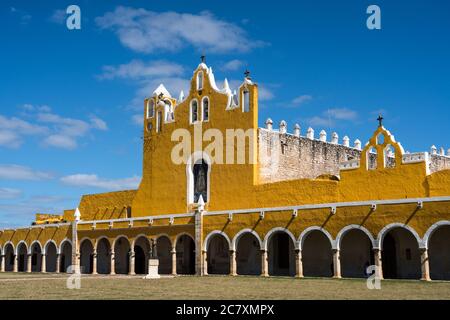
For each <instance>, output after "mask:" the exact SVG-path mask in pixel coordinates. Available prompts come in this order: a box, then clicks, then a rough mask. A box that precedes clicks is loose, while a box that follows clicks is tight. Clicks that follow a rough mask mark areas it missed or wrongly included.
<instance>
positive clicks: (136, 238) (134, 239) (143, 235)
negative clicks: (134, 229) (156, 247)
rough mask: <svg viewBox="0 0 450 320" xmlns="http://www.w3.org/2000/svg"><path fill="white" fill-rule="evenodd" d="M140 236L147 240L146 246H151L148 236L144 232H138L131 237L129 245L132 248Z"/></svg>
mask: <svg viewBox="0 0 450 320" xmlns="http://www.w3.org/2000/svg"><path fill="white" fill-rule="evenodd" d="M140 238H144V239H145V240H146V241H147V244H148V247H149V248H150V247H151V244H150V240H149V239H148V236H147V235H146V234H143V233H140V234H138V235H137V236H136V237H134V238H133V241H132V242H131V247H132V248H133V250H134V246H135V245H136V241H137V240H139V239H140Z"/></svg>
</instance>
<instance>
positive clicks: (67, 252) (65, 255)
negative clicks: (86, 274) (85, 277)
mask: <svg viewBox="0 0 450 320" xmlns="http://www.w3.org/2000/svg"><path fill="white" fill-rule="evenodd" d="M71 265H72V244H71V243H70V242H68V241H65V242H64V243H63V245H62V247H61V255H60V265H59V271H60V272H68V268H69V267H70V266H71Z"/></svg>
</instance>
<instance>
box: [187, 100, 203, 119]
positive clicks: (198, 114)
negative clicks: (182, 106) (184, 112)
mask: <svg viewBox="0 0 450 320" xmlns="http://www.w3.org/2000/svg"><path fill="white" fill-rule="evenodd" d="M194 102H195V103H197V119H196V120H195V121H193V119H192V115H193V112H192V110H193V106H194ZM200 117H201V114H200V104H199V103H198V100H197V99H193V100H192V101H191V103H190V104H189V123H190V124H195V123H198V122H200Z"/></svg>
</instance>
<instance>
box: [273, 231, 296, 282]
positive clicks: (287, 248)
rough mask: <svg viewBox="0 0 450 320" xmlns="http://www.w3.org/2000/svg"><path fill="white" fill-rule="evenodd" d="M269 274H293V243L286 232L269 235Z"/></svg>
mask: <svg viewBox="0 0 450 320" xmlns="http://www.w3.org/2000/svg"><path fill="white" fill-rule="evenodd" d="M268 259H269V275H271V276H294V275H295V245H294V243H293V241H292V239H291V238H290V237H289V235H288V234H287V233H286V232H283V231H277V232H275V233H274V234H272V235H271V237H270V239H269V245H268Z"/></svg>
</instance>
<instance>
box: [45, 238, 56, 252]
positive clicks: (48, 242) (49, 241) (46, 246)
mask: <svg viewBox="0 0 450 320" xmlns="http://www.w3.org/2000/svg"><path fill="white" fill-rule="evenodd" d="M50 243H53V244H54V245H55V251H56V253H58V246H57V245H56V242H55V241H54V240H53V239H50V240H47V242H46V243H45V244H44V247H43V248H42V254H43V255H46V254H47V248H48V246H49V245H50Z"/></svg>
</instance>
